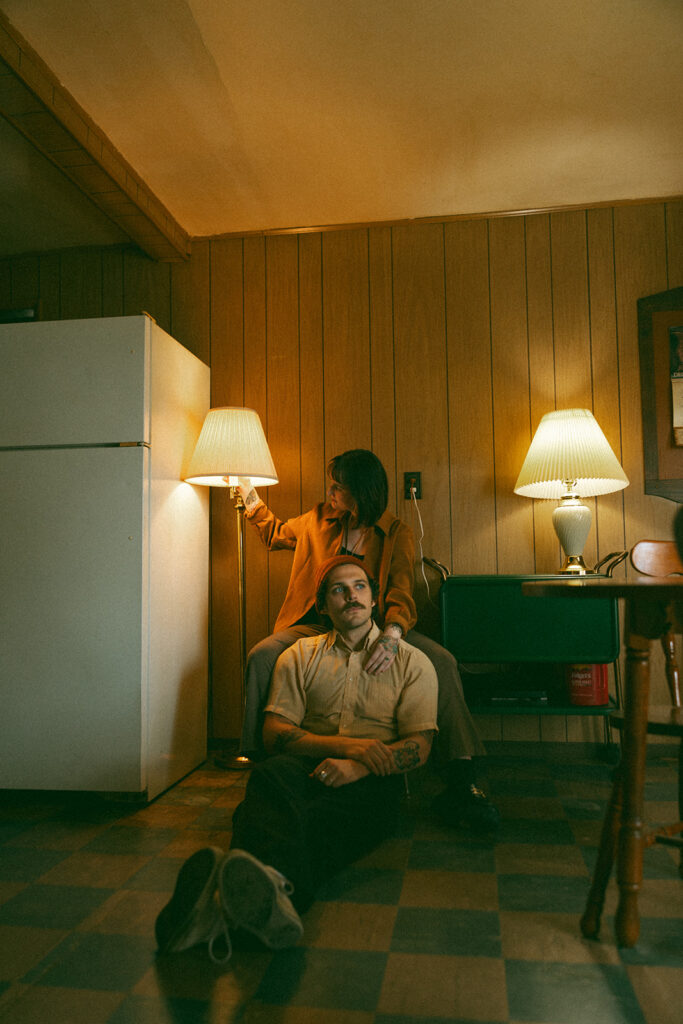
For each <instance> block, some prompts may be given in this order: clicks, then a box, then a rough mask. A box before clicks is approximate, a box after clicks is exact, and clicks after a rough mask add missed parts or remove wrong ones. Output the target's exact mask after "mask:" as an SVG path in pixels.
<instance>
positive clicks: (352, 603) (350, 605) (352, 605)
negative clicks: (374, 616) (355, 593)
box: [344, 601, 363, 608]
mask: <svg viewBox="0 0 683 1024" xmlns="http://www.w3.org/2000/svg"><path fill="white" fill-rule="evenodd" d="M344 607H345V608H362V607H363V605H362V604H361V603H360V601H347V602H346V604H345V605H344Z"/></svg>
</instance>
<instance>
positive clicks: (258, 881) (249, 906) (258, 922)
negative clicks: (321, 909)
mask: <svg viewBox="0 0 683 1024" xmlns="http://www.w3.org/2000/svg"><path fill="white" fill-rule="evenodd" d="M218 887H219V892H220V899H221V904H222V906H223V912H224V914H225V916H226V921H227V923H229V924H230V925H235V926H237V927H239V928H246V930H247V931H250V932H251V933H252V934H253V935H256V936H257V938H259V939H260V940H261V942H263V943H264V945H266V946H268V947H269V948H270V949H286V948H287V947H288V946H295V945H296V943H297V942H298V941H299V939H300V938H301V936H302V935H303V931H304V927H303V925H302V923H301V918H300V917H299V915H298V914H297V912H296V910H295V909H294V907H293V906H292V901H291V900H290V898H289V897H290V895H291V893H292V892H293V891H294V889H293V886H292V884H291V882H288V881H287V879H286V878H285V876H284V875H282V874H280V872H279V871H276V869H275V868H273V867H270V865H268V864H262V863H261V861H260V860H258V859H257V858H256V857H253V856H252V855H251V854H250V853H247V851H246V850H230V851H229V852H228V853H227V854H226V856H225V860H224V861H223V863H222V864H221V865H220V868H219V871H218Z"/></svg>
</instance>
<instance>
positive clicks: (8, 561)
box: [0, 315, 209, 799]
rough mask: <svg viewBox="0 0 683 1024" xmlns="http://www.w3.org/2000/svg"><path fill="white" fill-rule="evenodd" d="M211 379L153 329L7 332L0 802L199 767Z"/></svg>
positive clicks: (128, 786) (99, 325) (68, 327)
mask: <svg viewBox="0 0 683 1024" xmlns="http://www.w3.org/2000/svg"><path fill="white" fill-rule="evenodd" d="M208 408H209V368H208V367H207V366H206V365H205V364H204V363H202V362H201V360H199V359H197V358H196V356H194V355H192V353H190V352H189V351H188V350H187V349H185V348H184V347H183V346H182V345H180V344H179V343H178V342H177V341H176V340H175V339H174V338H171V337H170V336H169V335H168V334H166V332H165V331H163V330H161V328H159V327H158V326H157V325H156V324H155V322H154V321H153V320H152V319H151V318H150V317H149V316H147V315H142V316H130V317H112V318H106V319H99V320H95V319H93V320H59V321H49V322H48V321H45V322H38V323H25V324H5V325H0V552H1V554H0V789H39V790H40V789H50V790H87V791H99V792H106V793H122V794H137V795H139V796H141V797H143V798H147V799H152V798H153V797H154V796H156V795H158V794H159V793H161V792H162V791H163V790H165V789H167V788H168V787H169V786H171V785H172V784H173V783H174V782H176V781H177V780H178V779H180V778H181V777H182V776H184V775H186V774H187V773H188V772H190V771H191V770H192V769H193V768H195V767H196V766H197V765H198V764H200V763H201V762H202V761H203V760H204V759H205V757H206V737H207V721H206V720H207V685H208V591H209V584H208V573H209V506H208V488H202V487H192V486H191V485H189V484H186V483H183V482H182V476H183V472H184V469H185V468H186V466H187V464H188V462H189V459H190V456H191V454H192V450H193V448H194V444H195V441H196V439H197V437H198V436H199V431H200V429H201V425H202V422H203V419H204V416H205V413H206V412H207V410H208Z"/></svg>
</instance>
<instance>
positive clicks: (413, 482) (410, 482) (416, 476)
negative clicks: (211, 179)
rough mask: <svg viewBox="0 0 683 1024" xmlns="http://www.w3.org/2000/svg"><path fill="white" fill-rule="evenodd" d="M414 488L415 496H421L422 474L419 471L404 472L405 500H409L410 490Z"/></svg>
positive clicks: (410, 496)
mask: <svg viewBox="0 0 683 1024" xmlns="http://www.w3.org/2000/svg"><path fill="white" fill-rule="evenodd" d="M413 487H414V488H415V497H416V498H421V497H422V474H421V473H404V474H403V497H404V498H405V500H406V501H410V500H411V498H412V495H411V493H410V492H411V490H412V488H413Z"/></svg>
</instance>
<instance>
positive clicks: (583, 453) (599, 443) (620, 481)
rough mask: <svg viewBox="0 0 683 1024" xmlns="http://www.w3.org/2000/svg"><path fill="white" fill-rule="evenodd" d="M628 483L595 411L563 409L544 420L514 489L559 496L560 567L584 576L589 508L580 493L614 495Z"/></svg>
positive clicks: (556, 512)
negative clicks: (594, 414) (561, 559)
mask: <svg viewBox="0 0 683 1024" xmlns="http://www.w3.org/2000/svg"><path fill="white" fill-rule="evenodd" d="M628 483H629V481H628V477H627V476H626V474H625V473H624V471H623V469H622V468H621V466H620V464H619V460H618V459H617V457H616V455H615V454H614V452H613V451H612V449H611V448H610V445H609V442H608V440H607V438H606V437H605V435H604V434H603V432H602V430H601V429H600V427H599V426H598V423H597V421H596V420H595V418H594V416H593V414H592V413H591V412H589V410H588V409H560V410H557V411H556V412H548V413H546V414H545V416H543V418H542V419H541V422H540V423H539V425H538V429H537V430H536V433H535V434H534V437H533V440H532V442H531V445H530V447H529V451H528V452H527V456H526V459H525V460H524V464H523V466H522V469H521V471H520V474H519V477H518V478H517V483H516V484H515V488H514V490H515V494H522V495H523V496H524V497H526V498H559V500H560V504H559V505H558V506H557V508H556V509H555V510H554V512H553V526H554V527H555V532H556V534H557V536H558V539H559V541H560V544H561V545H562V550H563V551H564V554H565V559H564V562H563V564H562V567H561V569H560V572H561V573H574V574H576V575H583V574H585V573H587V572H590V571H591V570H588V569H587V568H586V565H585V563H584V560H583V547H584V544H585V543H586V538H587V536H588V532H589V530H590V525H591V511H590V509H589V508H588V506H587V505H584V504H582V502H581V498H589V497H592V496H593V495H596V494H610V493H611V492H612V491H619V490H621V489H622V488H623V487H628Z"/></svg>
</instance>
